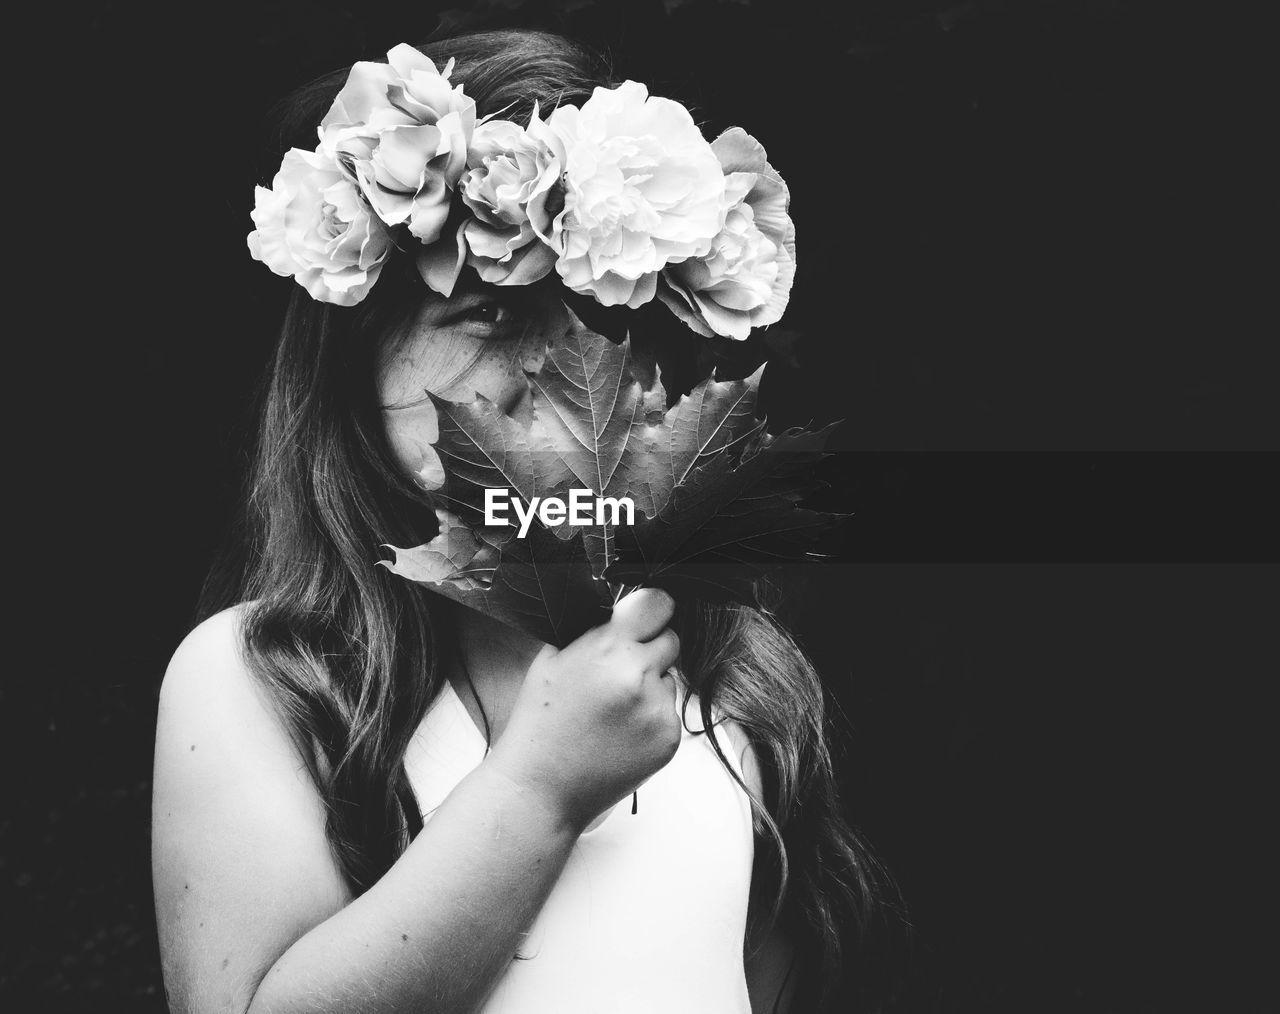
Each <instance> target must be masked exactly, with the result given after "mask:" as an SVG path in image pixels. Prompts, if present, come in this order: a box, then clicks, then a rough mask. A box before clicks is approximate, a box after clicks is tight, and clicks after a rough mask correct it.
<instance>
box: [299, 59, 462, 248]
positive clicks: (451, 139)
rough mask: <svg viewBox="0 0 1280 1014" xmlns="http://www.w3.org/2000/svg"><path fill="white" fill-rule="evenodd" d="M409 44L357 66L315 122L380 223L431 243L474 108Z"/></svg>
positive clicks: (441, 224) (323, 141) (456, 175)
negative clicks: (405, 225)
mask: <svg viewBox="0 0 1280 1014" xmlns="http://www.w3.org/2000/svg"><path fill="white" fill-rule="evenodd" d="M452 70H453V61H452V60H450V61H449V63H448V65H447V66H446V67H445V69H444V71H443V73H442V72H440V71H439V70H437V69H436V65H435V64H434V63H433V62H432V61H431V60H430V59H429V58H428V57H426V56H424V55H423V54H422V53H420V52H418V50H416V49H414V48H413V47H412V46H409V45H405V44H403V43H402V44H401V45H399V46H396V47H395V48H394V49H392V50H391V52H389V53H388V54H387V62H386V63H369V62H364V61H362V62H360V63H357V64H356V65H355V66H354V67H352V68H351V75H350V76H349V77H348V78H347V83H346V84H345V85H344V86H343V88H342V91H341V92H339V93H338V97H337V98H336V99H334V102H333V106H332V107H331V108H330V109H329V112H328V114H327V115H326V116H325V118H324V120H323V121H322V122H321V124H320V137H321V147H322V148H324V149H325V150H326V151H330V152H332V153H333V154H334V155H335V157H337V159H338V160H339V161H340V162H341V163H342V164H343V166H344V167H346V168H347V170H348V171H349V172H350V173H351V174H352V176H353V177H354V178H355V179H356V180H357V181H358V182H359V184H360V189H361V190H362V191H363V192H364V194H365V196H366V197H367V198H368V200H369V203H370V204H371V205H372V206H373V209H374V210H375V211H376V212H377V213H378V217H380V218H381V219H382V220H383V221H384V222H386V223H387V225H400V224H402V223H404V222H407V223H408V224H409V232H411V233H412V234H413V235H414V236H416V237H417V238H418V239H420V240H421V241H422V242H424V243H431V242H434V241H435V240H436V239H438V238H439V236H440V232H441V230H442V229H443V228H444V224H445V219H446V218H448V215H449V199H450V196H451V193H452V191H453V189H454V188H455V187H456V186H457V184H458V180H459V178H460V177H461V176H462V173H463V172H464V170H465V169H466V167H467V146H468V145H469V144H470V143H471V135H472V131H473V130H474V129H475V121H476V104H475V102H474V101H472V100H471V99H469V98H468V97H467V96H466V95H465V94H463V91H462V87H461V85H459V86H458V87H456V88H453V87H451V86H450V85H449V74H450V73H451V72H452Z"/></svg>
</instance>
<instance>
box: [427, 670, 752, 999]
mask: <svg viewBox="0 0 1280 1014" xmlns="http://www.w3.org/2000/svg"><path fill="white" fill-rule="evenodd" d="M685 716H686V718H685V725H686V730H685V732H684V733H683V734H682V736H681V739H680V746H679V748H678V749H677V750H676V754H675V757H674V758H672V760H671V762H670V763H669V764H667V766H666V767H664V768H663V769H662V770H661V771H659V772H657V774H655V775H654V776H653V777H652V778H650V779H649V780H648V781H647V782H645V783H644V785H642V786H641V787H640V792H639V805H638V812H637V813H635V814H632V812H631V797H630V796H628V797H627V798H626V799H625V800H623V801H622V802H620V803H619V804H618V805H617V806H615V807H614V808H613V809H612V810H611V811H610V812H609V813H608V815H607V816H606V817H605V819H604V820H603V822H601V823H598V824H596V825H595V826H594V827H592V829H590V830H588V831H587V832H585V833H584V834H583V835H582V836H581V837H580V838H579V839H578V841H577V843H576V844H575V845H574V848H573V851H572V852H571V853H570V855H569V859H568V861H567V862H566V863H565V867H564V870H563V872H562V873H561V874H560V879H559V880H558V881H557V882H556V884H555V886H554V887H553V888H552V890H551V894H550V895H549V896H548V898H547V900H546V903H545V904H544V905H543V907H542V910H541V912H539V914H538V916H537V918H536V919H535V920H534V922H533V925H532V926H531V927H530V929H529V931H528V933H527V934H526V935H525V937H524V939H523V941H522V942H521V944H520V946H519V948H518V952H517V953H518V954H519V957H518V958H517V960H515V961H513V962H511V964H510V965H509V966H508V967H507V970H506V972H504V973H503V975H502V977H501V978H500V979H499V980H498V983H497V985H496V986H495V988H494V990H493V993H492V994H491V995H490V996H489V999H488V1001H487V1002H486V1003H485V1004H484V1006H483V1007H482V1008H481V1011H482V1012H483V1014H656V1012H662V1014H750V1011H751V1005H750V1003H749V1001H748V998H747V985H746V977H745V973H744V971H743V963H742V945H743V935H744V933H745V930H746V919H747V895H748V891H749V888H750V883H751V862H752V856H753V838H752V826H751V807H750V804H749V801H748V799H747V795H746V793H745V792H744V791H743V790H742V787H741V786H739V785H738V784H737V783H736V782H735V781H734V780H733V779H732V778H731V777H730V775H729V773H728V772H727V771H726V770H725V769H724V766H723V765H722V764H721V763H720V761H719V759H718V758H717V757H716V755H715V751H714V750H713V748H712V746H711V743H710V742H709V737H710V736H711V735H716V733H717V731H718V732H719V734H718V736H717V741H718V742H719V744H720V747H721V749H723V750H724V752H725V755H726V756H727V757H728V758H729V761H730V763H731V764H733V765H734V770H735V771H736V772H737V773H738V775H739V776H741V775H742V771H741V769H740V767H739V760H738V755H737V751H736V750H734V749H733V746H732V743H731V741H730V737H729V736H728V735H726V734H725V732H724V730H723V728H720V729H719V730H716V729H712V730H711V732H709V733H706V734H695V733H696V732H697V730H699V729H701V727H702V720H701V713H700V711H699V706H698V699H697V698H696V697H691V698H690V700H689V706H688V708H687V709H686V711H685ZM689 730H694V731H692V732H691V731H689ZM485 751H486V744H485V741H484V737H483V736H482V735H481V733H480V730H479V729H477V728H476V726H475V723H474V722H473V721H472V720H471V716H470V714H468V712H467V710H466V707H465V706H464V705H463V703H462V701H461V699H460V698H459V697H458V695H457V693H456V692H455V691H454V689H453V687H452V686H451V685H450V684H448V683H447V682H446V684H445V689H444V691H443V692H442V693H441V694H440V695H439V696H438V697H437V698H436V700H435V702H434V703H433V704H432V706H431V709H430V710H429V711H428V713H427V715H426V717H425V718H424V719H423V722H422V725H421V726H420V727H419V729H418V731H417V733H416V734H415V735H414V737H413V740H412V742H411V743H410V745H409V750H408V753H407V755H406V757H405V767H406V769H407V772H408V777H409V782H410V784H411V785H412V786H413V790H414V792H415V793H416V794H417V797H418V803H419V805H420V806H421V808H422V817H423V820H424V821H426V820H429V819H430V818H431V814H432V813H433V812H434V811H435V809H436V808H437V807H438V806H439V805H440V804H441V803H442V802H444V799H445V797H446V796H448V795H449V793H450V792H452V791H453V789H454V787H455V786H456V785H457V784H458V783H459V782H460V781H461V780H462V779H463V778H464V777H465V776H466V775H467V774H469V773H470V772H471V771H472V770H473V769H474V768H475V767H476V766H477V765H478V764H479V763H480V762H481V760H483V759H484V756H485Z"/></svg>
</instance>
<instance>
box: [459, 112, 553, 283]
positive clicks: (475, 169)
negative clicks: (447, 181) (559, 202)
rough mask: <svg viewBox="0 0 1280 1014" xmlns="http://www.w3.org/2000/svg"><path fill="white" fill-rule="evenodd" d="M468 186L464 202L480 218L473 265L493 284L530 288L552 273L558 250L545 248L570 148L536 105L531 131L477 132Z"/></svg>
mask: <svg viewBox="0 0 1280 1014" xmlns="http://www.w3.org/2000/svg"><path fill="white" fill-rule="evenodd" d="M467 164H468V165H469V166H470V167H471V168H470V169H469V170H468V172H467V174H466V176H465V177H463V180H462V186H461V189H462V200H463V203H465V204H466V206H467V207H468V208H470V209H471V212H472V214H473V215H474V216H475V217H474V218H473V219H471V220H470V221H469V222H467V223H466V226H465V235H466V241H467V246H468V248H469V249H470V256H469V257H468V258H467V262H468V263H469V264H471V265H473V266H474V267H475V269H476V271H477V272H478V273H479V275H480V277H481V278H482V279H484V280H485V281H486V282H493V283H496V284H498V285H527V284H529V283H530V282H536V281H537V280H538V279H539V278H542V277H543V276H544V275H546V274H547V272H549V271H550V270H551V267H552V265H553V264H554V263H555V260H556V255H555V251H553V250H552V249H551V247H550V246H548V245H547V243H546V242H545V240H546V238H547V237H548V236H549V235H550V234H551V218H552V214H553V213H554V211H556V210H559V209H558V208H556V207H554V205H553V206H552V207H548V200H549V198H552V197H553V196H554V197H556V198H558V197H559V196H560V192H559V191H558V190H555V189H554V188H556V187H557V185H558V184H559V182H560V173H561V171H562V167H563V164H564V149H563V145H562V144H561V142H560V139H559V138H558V137H557V136H556V135H555V134H553V133H552V132H551V131H550V129H548V127H547V125H546V124H545V123H544V122H543V121H542V120H541V119H540V118H539V116H538V109H537V107H536V106H535V107H534V110H533V116H532V118H531V119H530V121H529V127H528V129H527V130H526V129H524V128H522V127H520V126H518V125H517V124H515V123H511V122H510V121H508V120H488V121H486V122H484V123H481V124H480V125H479V126H478V127H476V131H475V136H474V137H473V138H472V141H471V152H470V155H469V156H468V159H467Z"/></svg>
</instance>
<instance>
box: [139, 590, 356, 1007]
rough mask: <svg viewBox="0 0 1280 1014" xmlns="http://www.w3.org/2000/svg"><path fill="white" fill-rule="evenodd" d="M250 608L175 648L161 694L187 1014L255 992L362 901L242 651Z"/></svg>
mask: <svg viewBox="0 0 1280 1014" xmlns="http://www.w3.org/2000/svg"><path fill="white" fill-rule="evenodd" d="M243 612H244V611H243V609H232V610H228V611H226V612H223V613H219V614H218V615H216V616H213V617H211V618H210V619H208V620H206V621H205V622H203V623H201V624H200V625H199V626H198V627H196V628H195V629H194V630H193V631H191V633H190V634H188V635H187V637H186V639H185V640H184V641H183V642H182V644H181V645H180V646H179V647H178V649H177V651H176V652H174V655H173V658H172V660H171V661H170V663H169V668H168V670H167V671H166V673H165V678H164V683H163V685H162V687H161V692H160V711H159V716H158V719H157V727H156V753H155V773H154V775H155V776H154V788H153V800H152V874H153V878H154V883H155V897H156V914H157V919H158V923H159V928H160V944H161V954H162V958H163V960H164V970H165V983H166V986H167V988H168V989H169V990H170V993H171V1002H172V1003H173V1006H174V1009H177V1010H205V1009H221V1008H220V1007H216V1006H209V1005H208V1004H207V1003H206V1001H207V999H208V997H209V996H210V995H213V994H215V993H217V994H219V995H227V994H230V995H232V996H236V997H239V998H240V999H244V998H245V997H247V996H250V995H251V994H252V991H253V989H254V988H255V987H256V983H257V981H258V979H259V978H260V977H261V975H262V974H263V973H264V972H265V971H266V969H267V968H268V967H270V965H271V964H272V963H273V962H274V961H275V960H276V958H277V957H279V955H280V954H281V953H283V951H284V950H285V949H286V948H287V947H288V946H289V945H290V944H291V943H292V942H293V941H294V940H296V939H297V937H298V936H299V935H301V933H303V932H305V931H306V930H307V929H308V928H310V927H311V926H314V925H316V924H317V923H319V922H320V921H322V920H323V919H325V918H327V917H328V916H329V915H331V914H332V913H333V912H335V911H337V910H338V909H339V908H341V907H342V905H344V904H345V903H346V901H347V900H348V894H347V890H346V887H345V884H344V881H343V879H342V877H341V874H340V872H339V870H338V869H337V868H336V865H335V863H334V861H333V857H332V854H331V852H330V850H329V847H328V843H327V839H326V836H325V808H324V804H323V801H322V800H321V798H320V794H319V791H318V790H317V788H316V787H315V785H314V782H313V779H312V777H311V774H310V771H309V768H308V765H307V764H306V763H305V762H304V760H303V757H302V756H301V754H300V753H299V751H298V749H297V748H296V746H295V745H294V741H293V738H292V737H291V736H290V735H289V732H288V730H287V729H286V727H285V725H284V723H283V722H282V720H281V719H280V717H279V713H278V711H277V709H276V708H275V707H274V706H273V704H272V702H271V696H270V694H269V693H268V691H267V690H266V689H265V688H264V687H262V686H260V685H259V682H258V680H257V679H256V678H255V677H254V675H253V673H252V671H251V669H250V667H249V665H248V662H247V659H246V657H245V652H244V650H243V649H242V647H241V643H242V637H241V624H242V621H243Z"/></svg>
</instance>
